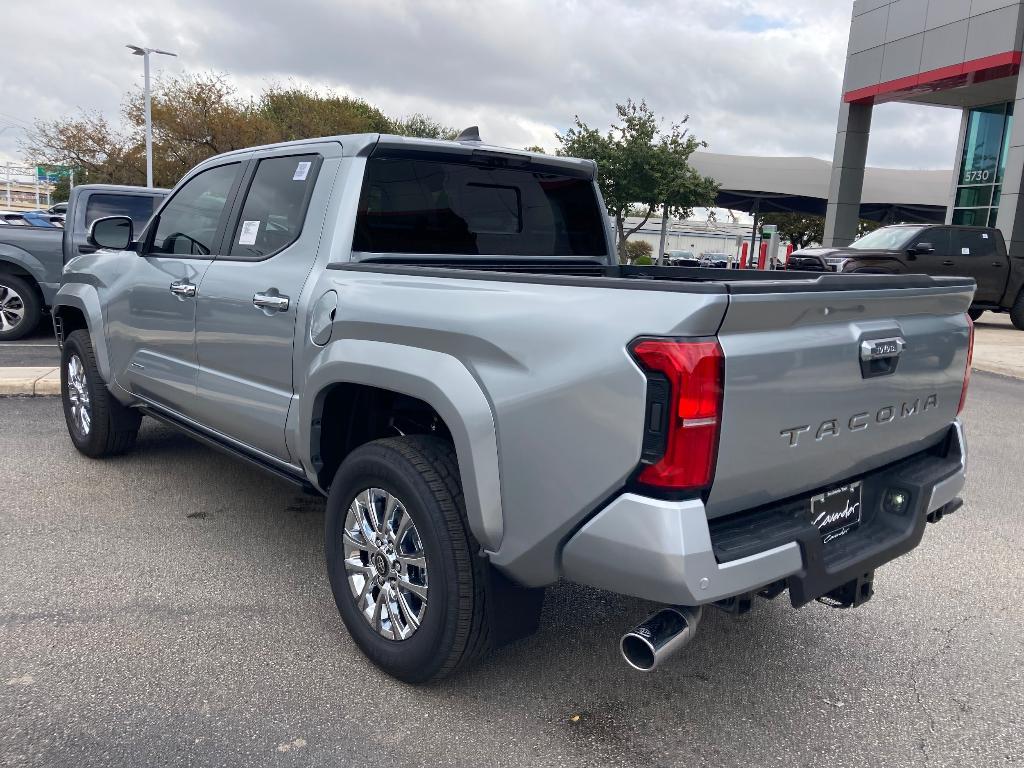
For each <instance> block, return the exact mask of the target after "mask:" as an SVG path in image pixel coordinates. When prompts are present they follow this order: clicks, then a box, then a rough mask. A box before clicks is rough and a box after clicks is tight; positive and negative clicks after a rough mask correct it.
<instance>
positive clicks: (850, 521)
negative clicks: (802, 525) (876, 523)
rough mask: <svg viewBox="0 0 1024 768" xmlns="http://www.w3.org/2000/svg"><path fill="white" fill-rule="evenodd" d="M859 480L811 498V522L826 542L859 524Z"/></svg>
mask: <svg viewBox="0 0 1024 768" xmlns="http://www.w3.org/2000/svg"><path fill="white" fill-rule="evenodd" d="M860 517H861V482H860V481H859V480H858V481H857V482H856V483H848V484H847V485H841V486H839V487H838V488H833V489H831V490H828V491H825V492H824V493H819V494H818V495H817V496H813V497H812V498H811V522H812V523H814V527H815V528H817V529H818V533H820V534H821V540H822V541H823V542H825V543H826V544H827V543H828V542H830V541H832V540H834V539H838V538H839V537H840V536H843V535H844V534H847V533H849V532H850V531H852V530H853V529H854V528H856V527H857V526H858V525H860Z"/></svg>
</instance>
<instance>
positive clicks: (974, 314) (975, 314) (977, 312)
mask: <svg viewBox="0 0 1024 768" xmlns="http://www.w3.org/2000/svg"><path fill="white" fill-rule="evenodd" d="M983 314H985V310H984V309H968V310H967V316H968V317H969V318H971V320H975V321H977V319H978V318H979V317H981V316H982V315H983Z"/></svg>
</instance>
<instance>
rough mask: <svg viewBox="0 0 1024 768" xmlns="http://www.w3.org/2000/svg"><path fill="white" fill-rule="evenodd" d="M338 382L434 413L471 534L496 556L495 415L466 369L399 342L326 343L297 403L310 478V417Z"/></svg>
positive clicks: (440, 355)
mask: <svg viewBox="0 0 1024 768" xmlns="http://www.w3.org/2000/svg"><path fill="white" fill-rule="evenodd" d="M340 383H351V384H364V385H367V386H372V387H378V388H381V389H387V390H390V391H392V392H398V393H400V394H404V395H408V396H410V397H415V398H418V399H419V400H422V401H423V402H425V403H427V404H428V405H430V406H431V407H432V408H433V409H434V410H435V411H437V413H438V414H439V415H440V416H441V418H442V419H444V422H445V424H446V425H447V426H448V429H449V431H450V432H451V435H452V439H453V440H454V442H455V452H456V454H457V456H458V460H459V472H460V474H461V477H462V488H463V492H464V493H465V498H466V513H467V516H468V518H469V526H470V530H472V532H473V535H474V536H476V538H477V540H478V541H479V542H480V543H481V544H482V545H483V546H484V548H486V549H489V550H496V549H497V548H498V546H499V545H500V544H501V537H502V533H503V522H502V511H501V482H500V476H499V467H498V443H497V438H496V435H495V428H494V415H493V413H492V410H491V405H490V402H489V401H488V400H487V397H486V396H485V395H484V393H483V390H482V389H481V387H480V385H479V384H478V383H477V380H476V379H475V378H474V377H473V375H472V374H471V373H470V372H469V370H468V369H467V368H466V367H465V366H464V365H463V364H462V363H461V362H460V361H459V360H458V359H456V358H455V357H452V356H451V355H448V354H445V353H443V352H437V351H433V350H428V349H420V348H418V347H409V346H405V345H402V344H391V343H387V342H381V341H370V340H364V339H339V340H338V341H335V342H333V343H331V344H329V345H328V347H327V348H326V349H325V350H324V351H323V352H322V353H321V354H320V355H318V356H317V357H316V358H315V359H314V361H313V367H312V369H311V371H310V373H309V375H308V376H307V377H306V382H305V385H304V386H303V387H302V389H303V395H302V396H301V397H300V398H299V408H300V413H299V420H298V425H297V428H298V432H299V439H298V446H299V448H300V450H299V454H300V455H301V457H302V465H303V468H304V469H305V471H306V476H307V477H309V478H310V479H311V480H313V479H315V478H316V474H317V473H316V470H315V468H314V466H313V462H312V456H313V455H314V453H313V452H314V451H315V450H316V448H315V447H314V446H313V445H312V432H313V428H312V425H313V419H314V418H315V414H316V413H317V412H318V408H319V407H320V405H321V404H322V398H323V394H324V393H325V392H326V391H327V390H328V389H329V388H330V387H332V386H333V385H335V384H340ZM323 428H325V429H326V428H329V426H328V425H324V426H323Z"/></svg>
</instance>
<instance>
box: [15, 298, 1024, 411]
mask: <svg viewBox="0 0 1024 768" xmlns="http://www.w3.org/2000/svg"><path fill="white" fill-rule="evenodd" d="M974 330H975V334H974V366H973V367H974V370H976V371H988V372H990V373H998V374H1002V375H1003V376H1013V377H1014V378H1017V379H1024V331H1018V330H1017V329H1016V328H1014V327H1013V326H1012V325H1010V318H1009V317H1007V316H1006V315H994V314H992V313H991V312H988V313H986V314H984V315H982V316H981V318H980V319H979V320H978V322H977V323H975V326H974ZM59 394H60V369H59V368H50V367H43V368H21V367H20V368H0V396H4V395H22V396H32V395H59Z"/></svg>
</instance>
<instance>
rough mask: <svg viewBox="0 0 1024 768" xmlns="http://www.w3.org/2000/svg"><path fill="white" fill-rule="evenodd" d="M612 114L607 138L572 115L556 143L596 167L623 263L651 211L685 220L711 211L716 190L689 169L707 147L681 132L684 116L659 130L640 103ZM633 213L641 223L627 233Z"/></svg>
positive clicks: (651, 114) (619, 107) (618, 107)
mask: <svg viewBox="0 0 1024 768" xmlns="http://www.w3.org/2000/svg"><path fill="white" fill-rule="evenodd" d="M615 109H616V113H617V116H618V122H616V123H613V124H612V126H611V127H610V129H609V130H608V131H607V133H601V131H599V130H598V129H596V128H592V127H590V126H589V125H587V124H586V123H584V122H583V121H582V120H581V119H580V118H579V116H578V115H577V116H576V117H575V118H574V125H573V127H572V128H570V129H569V130H567V131H566V132H565V133H564V134H556V138H557V139H558V142H559V144H560V147H559V151H558V153H559V154H560V155H569V156H573V157H584V158H589V159H591V160H594V161H595V162H596V163H597V166H598V183H599V185H600V187H601V193H602V195H603V196H604V201H605V205H606V206H607V207H608V213H609V214H610V215H611V216H612V217H614V219H615V227H616V231H617V232H618V236H619V237H618V240H619V259H620V260H621V261H625V260H626V258H627V256H626V243H627V241H628V240H629V237H630V235H632V234H634V233H635V232H636V231H637V230H639V229H640V228H641V227H642V226H643V225H644V224H646V223H647V220H648V219H649V218H650V216H651V214H652V213H653V212H654V211H655V210H656V209H657V208H662V209H664V210H665V211H666V212H667V213H668V214H670V215H675V216H680V217H686V216H689V215H690V214H691V213H692V211H693V209H694V208H698V207H711V206H713V205H714V203H715V196H716V195H717V192H718V186H717V184H716V183H715V182H714V180H713V179H710V178H707V177H704V176H701V175H700V174H698V173H697V172H696V171H694V170H693V168H691V167H690V165H689V158H690V155H692V154H693V153H694V152H695V151H696V150H697V149H699V148H700V147H704V146H707V144H706V143H705V142H703V141H701V140H699V139H697V138H696V137H695V136H693V135H691V134H690V132H689V130H688V129H687V128H686V127H685V124H686V122H687V121H688V120H689V116H686V117H684V118H683V119H682V121H680V122H678V123H671V124H669V125H668V127H667V128H664V127H663V123H662V121H661V120H659V119H658V117H657V116H656V115H655V114H654V112H653V111H652V110H651V109H650V108H649V107H648V106H647V103H646V102H644V101H641V102H640V103H636V102H634V101H632V100H631V99H630V100H627V101H626V103H625V104H617V105H616V107H615ZM634 207H639V209H640V210H641V211H642V214H641V216H640V219H641V220H640V222H639V223H638V224H637V225H636V226H634V227H632V228H629V229H627V228H626V225H625V220H626V217H627V216H629V214H630V212H631V211H632V210H633V209H634Z"/></svg>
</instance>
